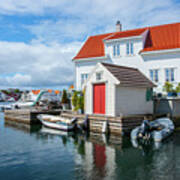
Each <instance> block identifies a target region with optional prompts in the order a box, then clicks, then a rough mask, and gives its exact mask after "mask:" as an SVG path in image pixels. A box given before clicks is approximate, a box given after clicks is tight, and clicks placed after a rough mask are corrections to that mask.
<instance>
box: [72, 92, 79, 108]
mask: <svg viewBox="0 0 180 180" xmlns="http://www.w3.org/2000/svg"><path fill="white" fill-rule="evenodd" d="M72 105H73V106H74V111H77V110H78V92H77V91H75V92H74V93H73V96H72Z"/></svg>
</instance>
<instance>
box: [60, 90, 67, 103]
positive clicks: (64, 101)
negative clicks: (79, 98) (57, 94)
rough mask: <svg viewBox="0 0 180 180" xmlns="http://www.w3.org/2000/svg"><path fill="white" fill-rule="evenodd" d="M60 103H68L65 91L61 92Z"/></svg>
mask: <svg viewBox="0 0 180 180" xmlns="http://www.w3.org/2000/svg"><path fill="white" fill-rule="evenodd" d="M61 103H63V104H67V103H68V97H67V92H66V90H65V89H64V90H63V94H62V100H61Z"/></svg>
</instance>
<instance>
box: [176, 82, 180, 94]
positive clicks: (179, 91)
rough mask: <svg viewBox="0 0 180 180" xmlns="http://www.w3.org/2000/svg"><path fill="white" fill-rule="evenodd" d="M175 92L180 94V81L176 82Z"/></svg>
mask: <svg viewBox="0 0 180 180" xmlns="http://www.w3.org/2000/svg"><path fill="white" fill-rule="evenodd" d="M176 93H177V95H178V96H180V83H178V85H177V87H176Z"/></svg>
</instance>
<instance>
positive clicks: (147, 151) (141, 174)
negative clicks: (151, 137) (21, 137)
mask: <svg viewBox="0 0 180 180" xmlns="http://www.w3.org/2000/svg"><path fill="white" fill-rule="evenodd" d="M5 128H11V129H14V130H16V131H22V132H23V133H26V134H34V135H35V139H36V140H38V141H43V142H44V143H48V142H49V140H51V141H52V142H54V143H56V144H60V148H59V149H58V150H56V152H54V151H53V152H54V154H53V156H52V154H50V152H48V151H49V150H48V149H43V148H45V147H41V151H45V155H46V156H47V158H49V159H48V160H49V161H50V162H51V164H54V168H56V169H55V170H56V171H57V172H59V171H60V169H59V166H60V162H61V161H62V159H63V158H64V159H65V160H64V161H63V162H64V164H66V166H67V168H65V169H63V171H64V172H61V175H59V176H58V175H56V176H57V177H56V179H58V178H59V179H61V178H62V177H63V174H62V173H65V174H66V178H65V179H123V180H126V179H128V180H129V179H138V180H141V179H143V180H144V179H160V180H161V179H163V180H166V179H168V180H171V179H179V178H180V174H179V172H180V141H179V139H180V132H176V133H175V134H174V136H173V137H172V138H171V139H169V140H168V141H166V142H164V143H163V144H161V146H160V147H159V148H158V149H156V148H154V146H152V144H147V145H146V146H142V145H141V146H139V145H137V146H136V148H134V147H133V146H132V144H131V141H130V139H129V138H127V137H122V136H112V135H111V136H105V135H103V134H96V133H89V134H78V133H67V132H62V131H58V130H52V129H49V128H45V127H37V126H36V127H35V126H33V127H32V126H31V127H27V125H26V126H23V125H21V124H18V123H12V122H7V121H6V122H5ZM48 148H49V147H48ZM32 151H33V150H32ZM51 151H52V150H51ZM48 153H49V157H48ZM42 154H43V152H42ZM59 154H61V159H59V160H58V161H57V160H55V159H57V158H58V156H59ZM66 156H70V157H71V158H69V159H68V161H67V157H66ZM52 157H53V158H54V159H53V158H52ZM39 166H40V167H39V168H41V166H42V164H40V165H39ZM55 166H57V167H55ZM61 166H63V164H62V165H61ZM48 168H49V169H51V167H50V166H48ZM66 172H69V173H66ZM51 175H52V174H51ZM46 176H47V175H46ZM48 178H51V177H50V176H47V177H44V178H42V179H48ZM38 179H40V178H39V177H38Z"/></svg>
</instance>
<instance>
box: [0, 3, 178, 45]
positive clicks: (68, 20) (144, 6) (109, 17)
mask: <svg viewBox="0 0 180 180" xmlns="http://www.w3.org/2000/svg"><path fill="white" fill-rule="evenodd" d="M27 2H29V1H27ZM33 2H34V1H33ZM50 2H51V0H46V1H45V3H44V4H42V2H41V1H37V2H36V3H39V4H40V5H39V6H38V7H39V10H38V9H37V13H38V12H39V13H42V12H43V13H45V14H46V13H47V12H48V11H46V10H47V8H48V7H51V8H52V7H53V5H55V6H56V7H53V8H54V12H56V13H61V14H63V16H62V17H61V15H59V16H58V15H57V17H59V19H58V18H56V20H52V19H47V20H42V21H40V22H38V23H37V24H34V25H29V26H26V28H27V29H29V30H30V31H31V33H32V34H34V35H35V36H36V37H37V39H38V40H39V41H41V42H49V41H57V42H64V41H66V40H70V41H71V42H72V41H74V40H80V41H82V40H84V39H86V38H87V36H89V35H94V34H97V33H104V32H112V31H115V23H116V21H117V20H120V21H121V22H122V25H123V29H130V28H135V27H143V26H151V25H158V24H166V23H172V22H178V21H179V19H180V13H179V9H180V3H179V4H177V3H176V4H175V3H174V1H173V0H166V1H164V0H158V1H157V0H146V1H144V0H136V1H134V0H126V1H120V0H112V1H111V2H110V1H109V0H103V1H102V0H87V1H84V0H77V1H72V0H68V1H66V2H65V1H56V0H55V1H53V2H54V4H51V3H50ZM60 2H61V3H60ZM27 4H28V3H27ZM30 7H32V6H30ZM0 9H1V8H0ZM0 12H1V11H0ZM27 12H29V13H32V14H33V13H34V11H31V10H30V9H29V11H27ZM64 17H65V18H64Z"/></svg>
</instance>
